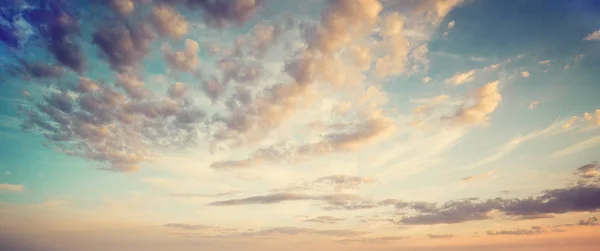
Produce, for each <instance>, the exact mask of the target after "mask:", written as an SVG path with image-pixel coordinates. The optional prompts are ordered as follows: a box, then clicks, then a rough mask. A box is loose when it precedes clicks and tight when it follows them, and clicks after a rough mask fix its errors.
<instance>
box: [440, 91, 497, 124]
mask: <svg viewBox="0 0 600 251" xmlns="http://www.w3.org/2000/svg"><path fill="white" fill-rule="evenodd" d="M501 100H502V95H500V92H499V91H498V81H493V82H489V83H488V84H487V85H485V86H483V87H481V88H479V89H477V90H476V91H475V94H474V100H473V101H474V102H473V103H471V104H469V103H466V104H463V105H462V106H461V107H460V108H459V109H458V111H456V113H455V114H454V115H453V116H451V117H443V118H442V119H444V120H449V121H452V122H454V123H457V124H479V123H485V122H487V121H488V120H489V114H491V113H492V112H494V111H495V110H496V108H497V107H498V105H499V104H500V101H501Z"/></svg>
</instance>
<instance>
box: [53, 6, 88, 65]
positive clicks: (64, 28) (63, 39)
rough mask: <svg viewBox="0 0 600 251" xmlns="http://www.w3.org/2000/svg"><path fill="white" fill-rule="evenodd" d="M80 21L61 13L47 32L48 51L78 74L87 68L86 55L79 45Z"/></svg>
mask: <svg viewBox="0 0 600 251" xmlns="http://www.w3.org/2000/svg"><path fill="white" fill-rule="evenodd" d="M78 30H79V29H78V21H77V20H75V19H74V18H73V17H71V16H70V15H69V14H67V13H65V12H61V13H59V14H58V15H56V16H55V17H54V18H53V20H51V22H50V24H49V25H48V29H47V30H46V33H47V34H46V36H47V38H48V41H49V46H48V51H49V52H50V53H52V55H54V58H55V59H56V61H58V62H59V63H60V64H62V65H64V66H66V67H68V68H70V69H72V70H73V71H75V72H77V73H83V71H84V70H85V68H86V62H85V55H84V54H83V50H82V49H81V47H80V46H79V44H77V41H76V40H75V35H76V34H77V33H78Z"/></svg>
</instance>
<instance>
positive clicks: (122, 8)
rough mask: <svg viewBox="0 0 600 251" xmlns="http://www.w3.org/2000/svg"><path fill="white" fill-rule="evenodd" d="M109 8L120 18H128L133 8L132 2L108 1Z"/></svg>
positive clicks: (130, 0) (127, 0)
mask: <svg viewBox="0 0 600 251" xmlns="http://www.w3.org/2000/svg"><path fill="white" fill-rule="evenodd" d="M108 3H109V6H110V7H111V8H112V9H113V10H114V11H115V12H117V14H119V15H120V16H123V17H124V16H128V15H129V14H131V13H132V12H133V9H134V7H135V5H134V3H133V0H109V1H108Z"/></svg>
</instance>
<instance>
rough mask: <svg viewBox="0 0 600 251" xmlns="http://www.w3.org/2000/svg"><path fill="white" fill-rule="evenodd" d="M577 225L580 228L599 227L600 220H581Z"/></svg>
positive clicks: (593, 218)
mask: <svg viewBox="0 0 600 251" xmlns="http://www.w3.org/2000/svg"><path fill="white" fill-rule="evenodd" d="M577 224H578V225H580V226H598V225H600V222H599V221H598V218H596V217H591V218H588V219H587V220H580V221H579V222H578V223H577Z"/></svg>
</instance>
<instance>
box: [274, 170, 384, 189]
mask: <svg viewBox="0 0 600 251" xmlns="http://www.w3.org/2000/svg"><path fill="white" fill-rule="evenodd" d="M375 182H377V180H376V179H375V178H372V177H361V176H353V175H343V174H338V175H329V176H323V177H319V178H316V179H314V180H312V181H305V182H302V183H300V184H293V185H290V186H288V187H286V188H283V189H275V191H288V192H289V191H307V190H312V191H331V190H333V191H335V192H340V191H343V190H351V189H357V188H359V187H360V186H363V185H371V184H374V183H375Z"/></svg>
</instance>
